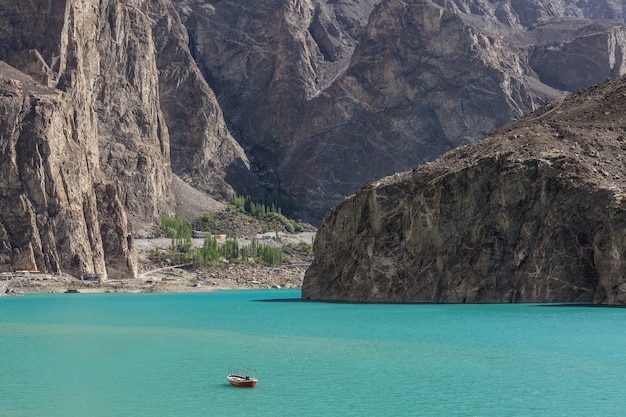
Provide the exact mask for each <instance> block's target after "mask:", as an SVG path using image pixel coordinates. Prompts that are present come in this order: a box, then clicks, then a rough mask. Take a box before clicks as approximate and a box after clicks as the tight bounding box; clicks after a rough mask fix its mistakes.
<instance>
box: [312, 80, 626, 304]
mask: <svg viewBox="0 0 626 417" xmlns="http://www.w3.org/2000/svg"><path fill="white" fill-rule="evenodd" d="M625 111H626V78H620V79H618V80H614V81H609V82H606V83H604V84H602V85H600V86H598V87H592V88H590V89H587V90H584V91H582V92H580V93H578V94H574V95H571V96H569V97H567V98H566V99H564V100H560V101H556V102H554V103H552V104H550V105H548V106H545V107H543V108H541V109H539V110H538V111H536V112H534V113H532V114H530V115H528V116H526V117H524V118H521V119H520V120H518V121H516V122H514V123H513V124H511V125H509V126H507V127H505V128H502V129H500V130H498V131H496V132H494V133H493V134H491V135H489V136H488V137H486V138H485V139H483V140H481V141H479V142H478V143H475V144H473V145H469V146H464V147H461V148H458V149H456V150H453V151H450V152H448V153H446V154H445V155H444V156H443V157H441V158H439V159H437V160H436V161H434V162H432V163H428V164H425V165H422V166H419V167H417V168H415V169H413V170H412V171H406V172H402V173H398V174H395V175H393V176H390V177H387V178H384V179H381V180H379V181H376V182H373V183H371V184H369V185H368V186H366V187H364V188H362V189H360V190H359V191H358V192H357V193H356V194H355V195H353V196H350V197H348V198H346V199H345V200H344V201H342V202H341V203H340V204H339V205H338V206H336V207H335V208H333V209H332V210H330V211H329V213H328V214H327V215H326V217H325V219H324V221H323V222H322V225H321V226H320V229H319V231H318V234H317V238H316V241H315V245H314V251H315V260H314V262H313V264H312V265H311V267H310V268H309V269H308V270H307V272H306V275H305V278H304V283H303V288H302V297H303V298H305V299H310V300H348V301H375V302H377V301H378V302H572V301H578V302H594V303H605V304H625V303H626V281H625V280H624V276H625V273H626V199H625V196H626V194H625V191H626V176H625V175H624V172H626V159H625V158H624V151H625V150H626V130H625V124H624V121H625V119H624V114H625Z"/></svg>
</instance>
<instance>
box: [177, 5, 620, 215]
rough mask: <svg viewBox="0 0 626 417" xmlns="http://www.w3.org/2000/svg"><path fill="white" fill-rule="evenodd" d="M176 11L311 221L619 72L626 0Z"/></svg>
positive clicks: (227, 107) (262, 165) (208, 69)
mask: <svg viewBox="0 0 626 417" xmlns="http://www.w3.org/2000/svg"><path fill="white" fill-rule="evenodd" d="M179 7H180V8H181V9H183V11H182V12H181V18H182V20H183V23H184V24H185V26H186V27H187V29H188V31H189V34H190V43H191V51H192V54H193V56H194V57H195V59H196V61H197V62H198V63H199V66H200V68H201V70H202V72H203V74H204V75H205V78H206V79H207V80H208V81H209V84H210V85H211V87H212V88H213V89H214V91H215V92H216V95H217V98H218V101H219V103H220V106H221V108H222V110H223V112H224V114H225V117H226V119H227V121H228V122H229V123H230V125H231V126H232V129H231V131H232V133H233V135H234V136H235V137H236V139H237V141H238V142H239V143H241V144H242V146H243V148H244V149H245V150H246V154H247V155H248V157H249V158H250V161H251V163H252V166H253V168H254V169H255V170H256V172H258V174H259V177H260V179H261V181H262V182H263V183H264V184H266V185H267V186H268V187H269V188H270V189H272V190H276V191H277V192H280V193H284V194H287V195H289V196H291V197H292V198H293V199H294V200H296V201H298V202H299V203H300V204H301V206H302V207H303V215H304V217H305V218H307V219H308V220H311V221H313V222H317V221H318V220H319V219H320V218H321V216H322V215H323V213H324V212H325V211H326V210H327V209H328V208H330V207H331V206H332V205H333V204H335V203H336V202H338V201H340V200H341V198H343V196H345V195H347V194H350V193H352V192H354V191H355V190H356V189H358V188H359V187H360V186H362V185H364V184H366V183H367V182H369V181H371V180H374V179H376V178H380V177H382V176H385V175H389V174H391V173H393V172H397V171H401V170H405V169H409V168H411V167H413V166H414V165H416V164H418V163H423V162H427V161H430V160H432V159H434V158H436V157H438V156H440V155H441V154H442V153H443V152H445V151H447V150H449V149H452V148H454V147H456V146H459V145H462V144H467V143H471V142H473V141H475V140H477V139H478V138H480V137H483V136H484V135H485V134H487V133H488V132H490V131H492V130H493V129H495V128H497V127H500V126H503V125H504V124H506V123H508V122H510V121H511V120H513V119H515V118H517V117H520V116H522V115H523V114H525V113H527V112H529V111H531V110H533V109H535V108H537V107H538V106H540V105H542V104H545V103H547V102H549V101H552V100H555V99H557V98H559V97H560V96H561V95H562V94H564V93H566V92H572V91H576V90H578V89H580V88H582V87H586V86H589V85H592V84H597V83H599V82H602V81H604V80H605V79H607V78H609V77H615V76H619V75H621V74H623V73H624V59H623V50H624V45H625V44H624V26H623V4H622V3H621V2H620V3H618V2H611V1H606V2H602V1H600V2H595V1H594V2H581V1H578V2H573V1H568V0H518V1H507V0H499V1H494V0H491V1H489V0H455V1H446V0H440V1H429V0H410V1H401V0H383V1H372V0H340V1H321V0H298V1H296V0H291V1H287V2H285V1H278V0H265V1H254V2H251V1H245V0H244V1H242V0H236V1H235V0H220V1H200V0H195V1H193V0H187V1H184V2H180V3H179ZM591 19H594V20H591ZM598 19H612V20H598Z"/></svg>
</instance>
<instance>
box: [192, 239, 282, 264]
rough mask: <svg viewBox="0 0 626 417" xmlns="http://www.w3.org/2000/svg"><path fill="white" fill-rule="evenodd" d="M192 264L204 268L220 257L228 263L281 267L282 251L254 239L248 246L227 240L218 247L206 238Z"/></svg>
mask: <svg viewBox="0 0 626 417" xmlns="http://www.w3.org/2000/svg"><path fill="white" fill-rule="evenodd" d="M195 252H196V255H197V256H196V257H194V259H193V262H194V263H195V264H196V265H199V266H206V265H210V264H213V263H215V262H217V261H218V259H220V258H221V257H222V258H224V259H227V260H228V261H230V262H233V261H235V262H243V263H247V262H250V261H251V260H254V261H255V262H260V263H263V264H265V265H281V264H282V263H283V251H282V249H281V248H280V247H274V246H268V245H263V244H261V243H259V241H258V240H257V239H256V238H254V239H252V241H251V242H250V244H249V245H243V246H239V241H238V240H237V239H236V238H228V239H226V242H225V243H224V244H223V245H222V246H219V245H218V243H217V240H216V239H215V238H213V237H210V236H207V237H206V238H205V239H204V245H203V246H202V247H201V248H199V249H197V250H196V251H195Z"/></svg>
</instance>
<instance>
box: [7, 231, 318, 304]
mask: <svg viewBox="0 0 626 417" xmlns="http://www.w3.org/2000/svg"><path fill="white" fill-rule="evenodd" d="M292 239H294V238H292ZM302 239H310V236H308V235H307V236H305V237H303V238H302ZM284 241H285V242H289V241H290V240H289V239H284ZM168 242H169V239H139V240H138V241H136V246H137V255H138V260H139V268H140V274H139V276H138V277H137V278H136V279H115V280H114V279H110V280H107V281H103V282H94V281H87V280H82V279H79V278H76V277H73V276H71V275H52V274H43V273H42V274H39V273H3V274H2V275H1V276H0V296H6V295H19V294H23V293H66V292H70V293H73V292H76V293H97V292H110V293H114V292H117V293H166V292H209V291H216V290H227V289H254V288H300V287H301V286H302V280H303V278H304V272H305V270H306V266H307V263H300V264H297V265H283V266H280V267H275V266H273V267H267V266H262V265H254V264H247V265H243V264H227V265H221V266H212V267H208V268H203V269H198V270H194V269H189V268H188V267H186V266H166V267H162V266H160V265H157V264H154V263H153V262H151V261H150V257H149V252H150V251H151V250H152V249H154V248H162V247H166V246H167V244H168Z"/></svg>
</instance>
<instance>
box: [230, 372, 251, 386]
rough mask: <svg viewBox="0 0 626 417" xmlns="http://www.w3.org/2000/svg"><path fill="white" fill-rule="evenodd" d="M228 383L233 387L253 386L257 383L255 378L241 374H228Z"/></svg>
mask: <svg viewBox="0 0 626 417" xmlns="http://www.w3.org/2000/svg"><path fill="white" fill-rule="evenodd" d="M227 379H228V383H229V384H230V385H232V386H234V387H242V388H254V386H255V385H256V383H257V379H256V378H250V377H245V376H241V375H228V377H227Z"/></svg>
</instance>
